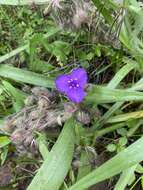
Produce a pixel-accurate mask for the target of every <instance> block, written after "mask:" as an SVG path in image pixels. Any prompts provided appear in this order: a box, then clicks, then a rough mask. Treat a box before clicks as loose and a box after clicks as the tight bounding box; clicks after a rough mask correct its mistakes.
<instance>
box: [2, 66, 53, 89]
mask: <svg viewBox="0 0 143 190" xmlns="http://www.w3.org/2000/svg"><path fill="white" fill-rule="evenodd" d="M0 76H1V77H5V78H9V79H12V80H15V81H18V82H22V83H23V82H24V83H27V84H33V85H38V86H44V87H49V88H51V87H53V86H54V82H53V80H52V79H50V78H48V77H44V76H43V75H40V74H37V73H34V72H30V71H26V70H23V69H19V68H15V67H11V66H8V65H0Z"/></svg>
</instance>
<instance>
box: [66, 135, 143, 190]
mask: <svg viewBox="0 0 143 190" xmlns="http://www.w3.org/2000/svg"><path fill="white" fill-rule="evenodd" d="M142 147H143V137H141V138H140V139H139V140H137V141H136V142H135V143H133V144H132V145H130V146H129V147H128V148H126V149H124V150H123V151H121V152H120V153H118V154H117V155H116V156H114V157H113V158H112V159H110V160H108V161H107V162H105V163H104V164H103V165H101V166H100V167H99V168H97V169H95V170H94V171H93V172H91V173H90V174H88V175H87V176H85V177H83V178H82V179H81V180H79V181H78V182H77V183H75V184H74V185H73V186H71V187H70V188H69V190H83V189H86V188H88V187H90V186H92V185H94V184H96V183H98V182H101V181H103V180H105V179H108V178H110V177H112V176H114V175H117V174H119V173H120V172H122V171H124V170H126V169H128V168H130V167H132V166H134V165H136V164H137V163H139V162H141V161H142V160H143V151H142Z"/></svg>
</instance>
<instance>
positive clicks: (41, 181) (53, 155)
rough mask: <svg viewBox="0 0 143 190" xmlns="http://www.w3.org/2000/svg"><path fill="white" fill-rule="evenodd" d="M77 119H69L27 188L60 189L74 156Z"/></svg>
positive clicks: (38, 189) (32, 189)
mask: <svg viewBox="0 0 143 190" xmlns="http://www.w3.org/2000/svg"><path fill="white" fill-rule="evenodd" d="M74 125H75V121H74V120H73V119H69V120H68V121H67V122H66V123H65V125H64V128H63V130H62V132H61V134H60V136H59V138H58V140H57V142H56V143H55V145H54V146H53V148H52V150H51V152H50V153H49V154H48V156H47V159H46V160H45V161H44V163H43V165H42V166H41V168H40V169H39V171H38V173H37V174H36V176H35V177H34V179H33V180H32V182H31V184H30V185H29V187H28V188H27V190H35V189H36V190H47V189H49V190H58V189H59V187H60V186H61V185H62V183H63V182H64V178H65V177H66V175H67V172H68V170H69V168H70V164H71V161H72V157H73V151H74V142H75V133H74Z"/></svg>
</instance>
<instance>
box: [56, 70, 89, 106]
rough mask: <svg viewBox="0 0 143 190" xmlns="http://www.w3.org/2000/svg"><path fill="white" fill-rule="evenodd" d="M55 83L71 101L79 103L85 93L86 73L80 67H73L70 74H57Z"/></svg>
mask: <svg viewBox="0 0 143 190" xmlns="http://www.w3.org/2000/svg"><path fill="white" fill-rule="evenodd" d="M55 84H56V88H57V89H58V90H59V91H60V92H62V93H65V94H66V95H67V96H68V98H69V99H70V100H71V101H72V102H75V103H80V102H81V101H82V100H83V99H84V97H85V95H86V93H85V92H84V87H85V85H86V84H87V73H86V71H85V70H84V69H82V68H77V69H74V70H73V71H72V72H71V73H70V74H66V75H60V76H58V77H57V78H56V81H55Z"/></svg>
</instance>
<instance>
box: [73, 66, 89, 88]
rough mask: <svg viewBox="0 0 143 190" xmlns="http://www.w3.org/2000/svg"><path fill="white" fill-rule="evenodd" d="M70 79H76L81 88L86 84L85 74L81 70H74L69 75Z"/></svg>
mask: <svg viewBox="0 0 143 190" xmlns="http://www.w3.org/2000/svg"><path fill="white" fill-rule="evenodd" d="M70 77H71V78H73V79H74V78H76V79H77V80H78V82H79V85H80V87H82V88H83V87H84V86H85V85H86V84H87V79H88V77H87V72H86V71H85V70H84V69H82V68H77V69H74V70H73V71H72V73H71V74H70Z"/></svg>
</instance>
